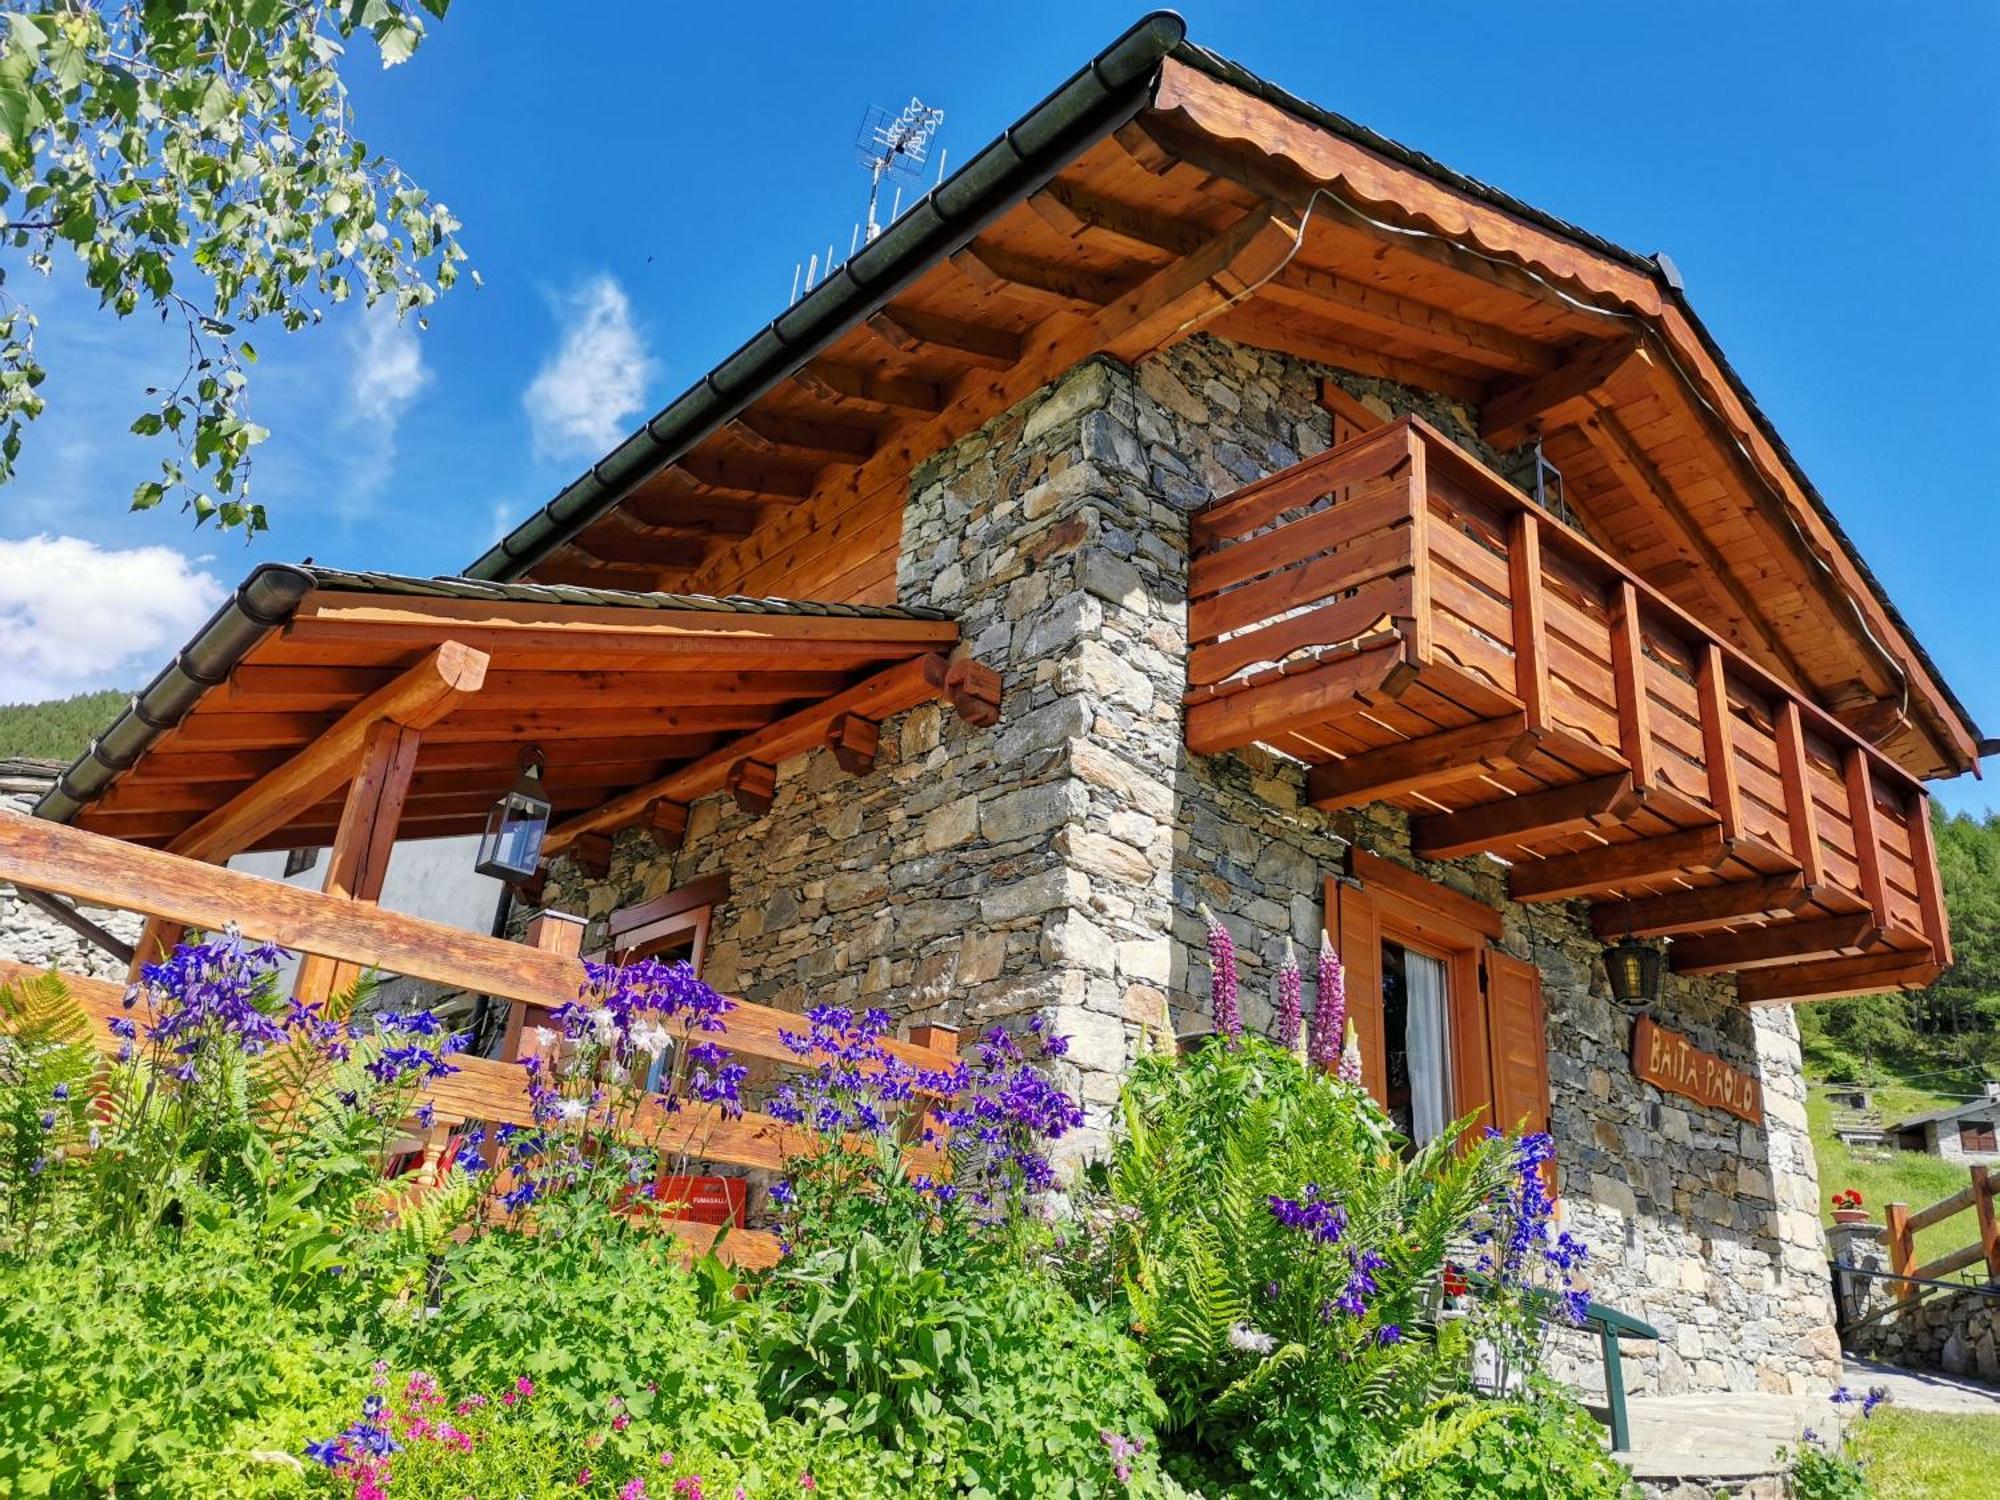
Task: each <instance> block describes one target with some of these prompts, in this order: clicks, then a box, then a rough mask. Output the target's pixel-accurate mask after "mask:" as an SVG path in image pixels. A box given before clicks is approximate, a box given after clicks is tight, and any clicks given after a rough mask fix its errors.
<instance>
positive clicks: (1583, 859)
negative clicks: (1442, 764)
mask: <svg viewBox="0 0 2000 1500" xmlns="http://www.w3.org/2000/svg"><path fill="white" fill-rule="evenodd" d="M1730 849H1731V845H1730V842H1729V840H1727V839H1725V838H1723V836H1722V834H1721V832H1720V830H1718V829H1715V828H1683V829H1681V830H1680V831H1679V832H1678V833H1668V834H1662V835H1661V836H1660V837H1658V838H1653V839H1635V840H1633V841H1632V842H1630V843H1625V844H1605V845H1603V846H1602V847H1601V848H1597V849H1584V850H1580V851H1578V852H1577V853H1575V854H1558V855H1555V856H1553V857H1552V858H1549V859H1538V860H1532V861H1527V862H1524V863H1522V864H1518V865H1516V866H1514V868H1513V870H1512V871H1511V872H1510V873H1509V875H1508V877H1507V884H1508V887H1509V890H1510V892H1511V894H1512V895H1513V898H1514V899H1515V900H1516V901H1565V900H1568V899H1570V898H1571V897H1575V896H1590V895H1598V894H1602V893H1605V892H1609V891H1615V890H1617V889H1619V888H1620V887H1621V886H1626V885H1631V884H1633V883H1634V882H1636V881H1641V880H1654V879H1658V878H1659V877H1661V876H1664V875H1680V874H1687V873H1691V872H1694V871H1699V870H1712V869H1714V868H1715V867H1716V866H1717V865H1719V864H1721V863H1722V862H1723V860H1725V859H1726V858H1728V857H1729V853H1730Z"/></svg>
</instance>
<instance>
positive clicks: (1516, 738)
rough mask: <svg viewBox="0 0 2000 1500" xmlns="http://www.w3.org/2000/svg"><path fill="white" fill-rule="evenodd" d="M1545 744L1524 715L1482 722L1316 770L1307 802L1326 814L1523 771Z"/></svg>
mask: <svg viewBox="0 0 2000 1500" xmlns="http://www.w3.org/2000/svg"><path fill="white" fill-rule="evenodd" d="M1541 739H1542V734H1541V731H1539V730H1537V729H1534V728H1532V727H1530V726H1529V725H1528V724H1527V722H1526V721H1525V719H1524V718H1523V717H1522V716H1521V715H1520V714H1510V715H1507V716H1506V717H1504V718H1499V719H1486V720H1482V721H1480V722H1479V723H1477V724H1467V725H1466V726H1465V727H1464V728H1462V729H1448V730H1446V731H1445V732H1444V733H1442V734H1432V735H1426V736H1425V737H1424V738H1423V739H1420V740H1410V741H1407V742H1405V743H1403V744H1400V745H1389V746H1385V747H1384V748H1383V749H1380V750H1370V751H1367V752H1366V753H1364V754H1361V755H1351V756H1349V757H1348V758H1347V759H1345V760H1338V761H1334V762H1331V763H1330V764H1328V765H1323V766H1314V767H1313V768H1312V769H1311V770H1310V771H1309V772H1307V774H1306V800H1307V801H1309V802H1310V803H1312V805H1313V806H1314V807H1317V808H1319V809H1321V810H1322V811H1338V810H1339V809H1341V808H1343V807H1358V806H1360V805H1361V804H1362V803H1364V802H1381V801H1386V800H1388V799H1389V798H1392V797H1400V796H1404V795H1406V794H1408V793H1410V792H1419V791H1423V790H1425V789H1426V788H1429V787H1434V786H1442V785H1444V784H1446V783H1447V782H1452V781H1463V780H1464V779H1466V778H1467V777H1469V776H1477V775H1479V774H1480V773H1481V772H1483V771H1487V770H1492V769H1495V768H1497V767H1500V766H1505V765H1518V764H1520V762H1522V761H1523V760H1525V759H1527V757H1528V756H1530V755H1531V754H1533V753H1534V749H1535V746H1536V745H1538V744H1539V743H1540V742H1541Z"/></svg>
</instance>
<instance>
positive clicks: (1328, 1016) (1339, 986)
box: [1306, 935, 1347, 1068]
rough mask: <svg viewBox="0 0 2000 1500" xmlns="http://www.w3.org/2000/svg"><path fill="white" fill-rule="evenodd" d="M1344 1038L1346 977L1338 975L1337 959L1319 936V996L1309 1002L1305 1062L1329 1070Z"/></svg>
mask: <svg viewBox="0 0 2000 1500" xmlns="http://www.w3.org/2000/svg"><path fill="white" fill-rule="evenodd" d="M1346 1034H1347V981H1346V976H1345V975H1344V974H1343V973H1342V972H1341V967H1340V955H1339V954H1338V953H1335V952H1334V951H1333V944H1332V943H1330V942H1328V941H1326V939H1325V937H1324V935H1322V937H1321V939H1320V945H1319V994H1318V996H1317V997H1316V998H1315V999H1314V1001H1313V1020H1312V1036H1311V1038H1310V1040H1309V1041H1308V1042H1307V1045H1306V1061H1307V1062H1309V1063H1310V1064H1312V1066H1313V1067H1315V1068H1331V1067H1332V1066H1333V1065H1334V1064H1335V1063H1337V1062H1339V1061H1340V1044H1341V1040H1342V1039H1343V1038H1344V1037H1345V1036H1346Z"/></svg>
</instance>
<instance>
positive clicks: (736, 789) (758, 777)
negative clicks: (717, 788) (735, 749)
mask: <svg viewBox="0 0 2000 1500" xmlns="http://www.w3.org/2000/svg"><path fill="white" fill-rule="evenodd" d="M726 785H727V786H728V789H729V795H730V796H732V797H734V798H735V799H736V805H737V806H738V807H740V808H742V809H743V811H744V812H746V813H748V814H749V815H750V816H751V817H753V818H761V817H763V816H764V814H765V813H767V812H769V811H770V810H771V804H772V803H773V802H775V801H776V800H777V798H778V768H777V767H776V766H774V765H770V764H767V763H766V762H764V761H761V760H739V761H738V762H736V764H735V765H733V766H731V767H730V768H729V777H728V781H727V783H726Z"/></svg>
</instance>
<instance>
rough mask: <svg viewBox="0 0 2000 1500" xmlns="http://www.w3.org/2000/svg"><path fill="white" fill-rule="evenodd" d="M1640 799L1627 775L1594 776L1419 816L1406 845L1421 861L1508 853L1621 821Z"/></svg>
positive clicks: (1634, 809) (1637, 804) (1641, 799)
mask: <svg viewBox="0 0 2000 1500" xmlns="http://www.w3.org/2000/svg"><path fill="white" fill-rule="evenodd" d="M1643 800H1644V799H1643V798H1642V797H1641V796H1640V795H1639V793H1638V792H1637V791H1635V790H1634V789H1633V787H1632V778H1631V776H1630V774H1620V775H1616V776H1598V777H1594V778H1593V779H1591V780H1589V781H1579V782H1576V783H1574V784H1573V785H1570V786H1559V787H1551V788H1549V789H1548V790H1547V791H1542V792H1529V793H1526V794H1525V795H1523V796H1518V797H1509V798H1506V799H1505V800H1503V801H1500V802H1485V803H1481V804H1480V805H1479V806H1477V807H1468V808H1466V809H1464V810H1463V811H1461V812H1453V813H1437V814H1433V815H1432V816H1430V817H1426V818H1419V819H1417V820H1416V822H1415V823H1414V824H1413V825H1412V827H1411V847H1412V848H1413V849H1414V850H1415V852H1416V854H1417V855H1418V857H1420V858H1422V859H1457V858H1458V857H1459V856H1461V855H1465V854H1484V853H1487V852H1489V851H1492V850H1496V849H1509V848H1513V847H1515V846H1516V845H1519V844H1523V843H1529V842H1532V841H1533V840H1536V839H1545V838H1554V837H1557V836H1558V835H1561V834H1569V833H1581V832H1583V831H1584V830H1586V829H1590V828H1600V827H1603V826H1605V825H1607V824H1611V823H1618V822H1622V821H1623V820H1624V819H1625V818H1627V817H1629V816H1630V815H1631V814H1632V813H1633V812H1635V811H1637V810H1638V808H1639V806H1640V804H1641V803H1642V802H1643Z"/></svg>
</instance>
